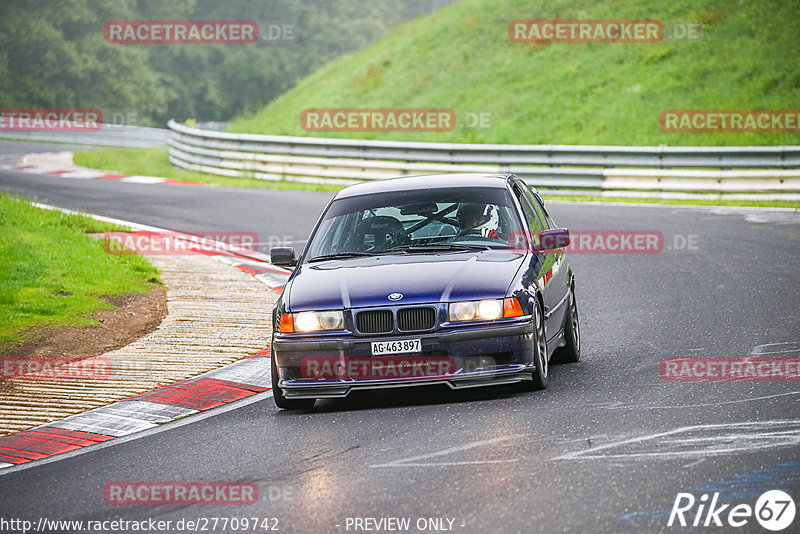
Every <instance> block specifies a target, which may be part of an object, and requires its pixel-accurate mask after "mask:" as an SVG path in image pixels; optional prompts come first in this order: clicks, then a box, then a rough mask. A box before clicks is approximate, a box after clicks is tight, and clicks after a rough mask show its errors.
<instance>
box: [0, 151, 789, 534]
mask: <svg viewBox="0 0 800 534" xmlns="http://www.w3.org/2000/svg"><path fill="white" fill-rule="evenodd" d="M59 149H63V148H62V147H59ZM33 150H53V148H52V146H48V145H44V144H22V143H0V151H2V153H3V154H9V153H12V152H13V151H17V152H27V151H33ZM0 190H2V191H11V192H15V193H19V194H23V195H25V196H28V197H36V198H37V199H38V200H39V201H40V202H45V203H50V204H54V205H58V206H62V207H67V208H73V209H83V210H86V211H89V212H92V213H97V214H102V215H106V216H111V217H118V218H121V219H125V220H131V221H135V222H140V223H144V224H150V225H153V226H159V227H164V228H168V229H172V230H179V231H184V232H190V233H202V232H204V231H210V230H224V231H254V232H256V233H258V234H259V237H260V242H261V243H262V247H263V250H266V249H267V248H268V246H269V244H270V243H271V244H272V245H273V246H277V245H278V244H279V242H280V243H285V244H289V245H290V246H292V245H293V246H300V245H301V244H302V242H303V241H304V240H305V239H306V237H307V233H308V232H309V231H310V229H311V228H312V226H313V224H314V222H315V221H316V218H317V217H318V215H319V213H320V211H321V209H322V208H323V207H324V205H325V204H326V202H327V201H328V200H329V199H330V197H331V196H332V194H331V193H314V192H303V191H291V190H284V191H275V190H256V189H235V188H211V187H208V188H201V187H185V186H172V185H139V184H127V183H120V182H116V181H103V180H78V179H66V178H60V177H57V176H35V175H31V174H25V173H22V172H12V171H0ZM546 200H547V199H546V198H545V201H546ZM549 211H550V213H551V215H552V216H553V217H554V218H555V220H556V221H557V222H558V223H559V224H561V225H563V226H566V227H569V228H570V229H571V230H572V231H588V230H649V231H658V232H661V234H663V251H662V252H660V253H657V254H573V255H572V256H571V261H572V263H573V265H574V267H575V269H576V273H577V296H578V306H579V311H580V316H581V330H582V334H583V356H582V359H581V361H580V362H579V363H577V364H572V365H559V366H554V367H552V368H551V369H552V375H551V378H550V386H549V388H548V389H547V390H546V391H543V392H536V393H519V392H516V391H515V390H513V389H511V388H504V387H500V388H494V389H484V390H476V391H473V392H466V393H464V392H459V393H455V392H451V391H447V390H441V389H426V390H421V389H416V388H414V390H413V391H402V392H392V393H380V394H378V393H373V394H361V395H355V394H354V395H352V396H351V397H350V398H348V399H346V400H344V401H325V402H318V403H317V406H316V408H315V409H314V410H313V411H310V412H281V411H279V410H278V409H277V408H276V407H275V405H274V403H273V402H272V399H271V398H270V397H269V393H266V394H260V395H258V396H257V398H255V399H256V400H255V401H253V400H252V399H249V400H245V401H242V402H240V403H234V404H232V405H231V407H230V408H225V409H221V410H219V411H211V412H209V414H207V415H205V416H199V417H196V418H191V417H190V418H188V419H186V420H184V421H182V422H181V423H178V424H171V425H167V426H165V427H162V428H159V429H158V430H157V431H155V432H146V433H143V434H137V435H134V436H131V437H129V438H123V439H118V440H115V441H114V442H113V443H112V444H110V445H109V446H106V447H104V446H98V447H92V448H89V449H88V450H84V451H83V452H82V453H81V454H75V455H65V456H63V457H59V458H61V459H58V460H56V461H51V462H48V463H42V464H38V465H33V466H32V467H30V468H27V469H23V470H19V471H15V472H10V473H7V474H0V516H3V517H16V518H21V519H29V520H32V521H34V523H36V522H38V521H39V518H47V519H49V520H55V519H74V520H113V519H117V518H119V519H123V520H137V521H139V520H147V519H151V518H152V519H154V520H163V521H167V520H169V521H172V522H173V523H172V525H175V524H176V523H177V522H178V521H180V520H181V519H186V520H197V519H202V518H214V517H216V518H259V519H263V518H277V520H278V521H277V524H278V528H279V530H280V531H281V532H357V531H360V532H365V531H369V530H367V529H368V528H369V529H370V530H372V527H375V526H376V525H377V524H378V523H373V522H370V521H366V519H367V518H372V519H374V520H375V521H380V520H382V519H384V520H385V519H386V518H410V525H411V527H410V530H409V531H410V532H419V531H422V530H424V531H440V532H441V531H448V530H447V529H449V531H455V532H464V533H472V532H608V533H614V532H660V531H679V532H683V531H703V530H705V531H709V530H710V531H712V532H713V531H717V532H722V531H726V532H727V531H730V530H732V529H731V527H729V526H728V525H727V523H725V525H726V526H725V528H715V527H707V528H703V527H702V526H701V527H697V528H692V527H691V526H690V527H687V528H680V527H672V528H669V527H667V521H668V518H669V515H670V511H671V509H672V507H673V503H674V501H675V500H676V496H677V494H678V493H691V494H693V495H694V496H695V497H697V499H698V500H699V499H700V496H701V495H702V494H703V493H707V494H709V495H710V494H713V493H714V492H719V493H720V494H721V495H720V501H721V502H722V501H723V499H724V502H729V503H734V504H736V503H748V504H750V505H753V504H754V503H755V500H756V498H757V497H758V496H759V495H761V494H762V493H763V492H764V491H766V490H771V489H783V490H784V491H787V492H789V493H790V494H791V495H793V496H794V497H795V501H797V500H798V499H797V496H798V495H800V492H798V490H800V404H799V403H798V399H800V387H799V386H798V384H800V382H797V381H733V382H731V381H695V382H680V381H668V380H664V379H662V378H661V376H660V374H659V368H660V367H659V363H660V361H661V360H662V359H663V358H678V357H720V358H726V357H746V356H749V355H753V356H757V355H762V356H771V357H776V358H797V357H800V306H799V305H798V303H799V302H800V267H798V260H799V259H800V213H797V212H790V211H765V210H741V209H730V208H685V207H652V206H617V205H611V204H568V203H552V204H549ZM120 481H252V482H255V483H257V485H258V488H259V496H260V497H259V500H258V501H257V502H256V503H255V504H252V505H239V506H231V505H228V506H183V507H179V506H166V505H162V506H124V505H121V506H115V505H109V504H106V502H105V501H104V496H103V490H104V487H105V485H106V484H107V483H109V482H120ZM696 512H697V506H695V507H694V508H693V509H692V510H691V512H687V514H686V517H687V520H688V521H693V520H694V518H695V513H696ZM357 519H360V521H356V520H357ZM722 519H723V520H725V515H724V514H723V515H722ZM434 520H435V521H434ZM702 520H705V517H703V518H702ZM798 521H800V519H796V520H795V524H794V525H793V528H796V527H797V524H798ZM272 524H274V523H270V525H272ZM380 524H381V525H383V527H384V531H385V528H386V526H387V525H389V524H390V523H386V522H384V523H380ZM690 524H691V523H690ZM231 525H232V523H231ZM359 525H360V526H361V528H358V527H359ZM432 526H433V527H438V528H433V529H432V530H431V527H432ZM421 527H424V528H421ZM425 529H428V530H425ZM733 530H735V531H737V532H766V531H765V530H764V529H763V528H761V526H760V525H759V524H758V523H757V521H756V520H755V518H750V521H749V523H748V524H747V525H746V526H745V527H743V528H738V529H733ZM789 530H791V529H789ZM789 530H787V531H786V532H788V531H789ZM220 531H222V529H221V528H220V527H217V529H216V532H220ZM227 531H231V532H233V531H234V529H233V528H230V525H229V527H228V528H227ZM247 531H248V532H252V531H254V530H252V529H250V530H247ZM256 531H258V532H262V531H263V530H256ZM372 531H374V530H372ZM795 532H797V530H795Z"/></svg>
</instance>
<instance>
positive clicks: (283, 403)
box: [270, 354, 316, 410]
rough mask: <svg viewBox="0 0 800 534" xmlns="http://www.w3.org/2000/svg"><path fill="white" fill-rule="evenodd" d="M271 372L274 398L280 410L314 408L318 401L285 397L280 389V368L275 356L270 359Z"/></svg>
mask: <svg viewBox="0 0 800 534" xmlns="http://www.w3.org/2000/svg"><path fill="white" fill-rule="evenodd" d="M270 370H271V373H270V374H271V375H272V398H273V399H275V404H276V405H277V406H278V408H282V409H284V410H303V409H307V408H313V407H314V403H315V402H316V399H287V398H286V397H285V396H284V395H283V391H282V390H281V388H279V387H278V368H277V366H276V365H275V355H274V354H273V355H272V358H270Z"/></svg>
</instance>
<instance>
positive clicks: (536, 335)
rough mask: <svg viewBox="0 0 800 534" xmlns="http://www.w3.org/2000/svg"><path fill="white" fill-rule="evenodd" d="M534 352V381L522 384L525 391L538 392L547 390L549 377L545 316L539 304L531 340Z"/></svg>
mask: <svg viewBox="0 0 800 534" xmlns="http://www.w3.org/2000/svg"><path fill="white" fill-rule="evenodd" d="M531 344H532V345H533V346H532V349H531V350H533V362H534V364H535V365H536V370H535V371H534V372H533V380H525V381H523V382H521V385H522V388H523V390H525V391H538V390H540V389H547V377H548V375H549V372H550V371H549V361H548V360H549V358H548V356H547V339H546V338H545V335H544V315H543V314H542V309H541V307H540V306H539V304H538V303H537V304H536V306H534V308H533V339H532V340H531Z"/></svg>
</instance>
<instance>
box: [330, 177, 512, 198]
mask: <svg viewBox="0 0 800 534" xmlns="http://www.w3.org/2000/svg"><path fill="white" fill-rule="evenodd" d="M508 178H509V175H508V174H477V173H459V174H426V175H421V176H401V177H399V178H387V179H384V180H375V181H373V182H364V183H361V184H356V185H351V186H349V187H345V188H344V189H342V190H341V191H339V193H337V194H336V197H335V198H337V199H339V198H347V197H354V196H360V195H368V194H371V193H387V192H392V191H410V190H414V189H442V188H446V187H496V188H504V187H505V186H506V181H507V180H508Z"/></svg>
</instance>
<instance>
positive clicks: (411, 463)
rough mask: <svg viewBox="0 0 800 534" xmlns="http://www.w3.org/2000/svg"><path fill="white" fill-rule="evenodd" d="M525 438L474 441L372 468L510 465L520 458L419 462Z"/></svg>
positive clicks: (520, 436)
mask: <svg viewBox="0 0 800 534" xmlns="http://www.w3.org/2000/svg"><path fill="white" fill-rule="evenodd" d="M524 437H525V436H523V435H521V434H512V435H510V436H501V437H499V438H493V439H486V440H481V441H473V442H470V443H465V444H464V445H457V446H455V447H449V448H447V449H442V450H440V451H436V452H431V453H428V454H421V455H419V456H412V457H410V458H403V459H401V460H394V461H391V462H388V463H385V464H374V465H371V466H370V467H428V466H443V465H476V464H497V463H510V462H516V461H518V460H519V458H513V459H503V460H475V461H463V462H440V463H427V462H422V463H420V462H419V461H418V460H425V459H427V458H436V457H439V456H446V455H448V454H453V453H456V452H464V451H468V450H470V449H474V448H477V447H484V446H486V445H494V444H496V443H502V442H505V441H512V440H516V439H522V438H524Z"/></svg>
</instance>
